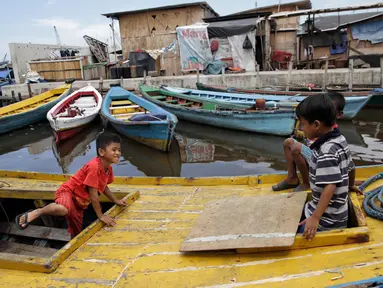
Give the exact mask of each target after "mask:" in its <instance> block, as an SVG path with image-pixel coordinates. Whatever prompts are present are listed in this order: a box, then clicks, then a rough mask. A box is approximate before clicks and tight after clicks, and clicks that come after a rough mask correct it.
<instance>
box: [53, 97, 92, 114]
mask: <svg viewBox="0 0 383 288" xmlns="http://www.w3.org/2000/svg"><path fill="white" fill-rule="evenodd" d="M97 104H98V98H97V96H96V93H95V92H90V91H89V92H79V93H77V94H76V96H75V97H71V98H69V99H67V100H66V101H64V102H63V103H62V104H61V105H60V106H59V107H57V109H56V110H55V111H53V113H52V116H53V117H54V118H59V117H65V118H68V117H69V118H73V117H76V116H88V115H90V114H92V112H93V111H94V109H95V108H96V107H97Z"/></svg>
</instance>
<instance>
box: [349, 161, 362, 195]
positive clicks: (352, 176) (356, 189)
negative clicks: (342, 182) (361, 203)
mask: <svg viewBox="0 0 383 288" xmlns="http://www.w3.org/2000/svg"><path fill="white" fill-rule="evenodd" d="M348 187H349V189H350V191H353V192H356V194H357V195H363V192H362V191H360V189H359V187H358V186H356V185H355V166H354V167H353V168H352V169H351V171H350V172H349V173H348Z"/></svg>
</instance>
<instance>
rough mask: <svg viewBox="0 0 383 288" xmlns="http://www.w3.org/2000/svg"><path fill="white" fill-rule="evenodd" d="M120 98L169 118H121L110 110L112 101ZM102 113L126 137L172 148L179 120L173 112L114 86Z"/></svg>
mask: <svg viewBox="0 0 383 288" xmlns="http://www.w3.org/2000/svg"><path fill="white" fill-rule="evenodd" d="M119 100H129V101H131V102H133V103H135V104H137V105H138V106H140V107H142V108H144V109H146V110H147V111H149V112H150V113H160V114H166V115H167V119H166V120H162V121H152V122H151V121H122V120H119V119H117V118H116V117H114V116H113V115H112V114H111V113H110V111H109V107H110V105H111V102H112V101H119ZM101 115H102V117H103V118H104V120H106V121H107V122H108V123H109V124H110V125H111V126H113V128H115V129H116V130H117V131H118V132H120V133H121V134H122V135H124V136H125V137H128V138H130V139H133V140H135V141H137V142H139V143H142V144H144V145H146V146H149V147H151V148H154V149H157V150H160V151H164V152H166V151H169V149H170V144H171V141H172V140H173V138H174V131H175V127H176V125H177V122H178V120H177V117H175V116H174V115H173V114H171V113H169V112H167V111H166V110H164V109H162V108H160V107H159V106H157V105H155V104H153V103H151V102H150V101H147V100H145V99H143V98H142V97H138V96H136V95H134V94H133V93H131V92H129V91H126V90H124V89H122V88H120V87H113V88H111V89H110V90H109V92H108V94H107V95H106V96H105V99H104V101H103V103H102V108H101Z"/></svg>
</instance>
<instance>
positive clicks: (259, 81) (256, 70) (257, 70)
mask: <svg viewBox="0 0 383 288" xmlns="http://www.w3.org/2000/svg"><path fill="white" fill-rule="evenodd" d="M255 72H256V73H257V81H256V83H257V85H256V88H260V86H261V85H259V84H260V83H261V79H259V64H257V65H256V66H255Z"/></svg>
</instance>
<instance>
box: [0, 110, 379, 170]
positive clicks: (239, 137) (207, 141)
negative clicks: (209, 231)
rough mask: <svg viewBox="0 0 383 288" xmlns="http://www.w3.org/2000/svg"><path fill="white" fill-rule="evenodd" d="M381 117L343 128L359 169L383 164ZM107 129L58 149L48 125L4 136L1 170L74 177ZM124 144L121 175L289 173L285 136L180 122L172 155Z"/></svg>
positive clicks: (96, 125)
mask: <svg viewBox="0 0 383 288" xmlns="http://www.w3.org/2000/svg"><path fill="white" fill-rule="evenodd" d="M368 111H370V110H368ZM374 113H376V115H375V116H374ZM378 115H379V112H378V111H376V112H374V111H372V112H370V113H367V114H366V115H364V116H363V114H362V115H361V117H358V119H357V120H356V121H354V123H352V122H341V123H339V126H340V129H341V131H342V133H343V134H344V135H345V137H346V138H347V141H348V143H349V146H350V149H351V151H352V156H353V159H354V161H355V164H356V165H370V164H381V163H383V125H382V122H379V121H376V119H379V118H378V117H379V116H378ZM371 117H372V118H371ZM374 119H375V120H374ZM381 121H382V120H381ZM103 129H104V127H103V126H102V124H101V122H96V123H94V124H93V125H92V126H90V127H89V128H88V129H86V130H84V131H83V132H82V133H80V134H78V135H76V136H75V137H73V138H72V139H70V140H68V141H66V142H64V143H61V144H60V145H59V146H56V144H55V141H54V138H53V134H52V131H51V129H50V127H49V125H48V124H47V123H39V124H36V125H33V126H30V127H28V128H26V129H22V130H17V131H15V132H12V133H10V134H5V135H1V136H0V169H7V170H25V171H38V172H47V173H74V172H76V171H77V170H78V169H79V168H80V167H81V166H82V165H84V164H85V163H86V162H87V161H89V160H90V159H92V158H93V157H94V156H95V155H96V147H95V139H96V137H97V135H98V134H99V133H100V132H101V131H103ZM107 130H108V131H111V132H115V131H114V130H112V129H111V128H107ZM115 133H116V132H115ZM122 139H123V144H122V156H121V160H120V163H119V164H118V165H117V166H115V167H114V171H115V174H116V175H120V176H145V175H146V176H174V177H176V176H185V177H197V176H215V175H220V176H227V175H246V174H260V173H273V172H276V171H285V170H286V161H285V159H284V155H283V149H282V145H283V140H284V139H283V138H281V137H275V136H266V135H257V134H252V133H245V132H239V131H230V130H224V129H218V128H214V127H210V126H202V125H198V124H193V123H188V122H180V123H179V124H178V126H177V135H176V141H173V143H172V147H171V150H170V152H169V153H163V152H160V151H156V150H153V149H151V148H148V147H146V146H143V145H141V144H139V143H137V142H135V141H132V140H130V139H127V138H122Z"/></svg>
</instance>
